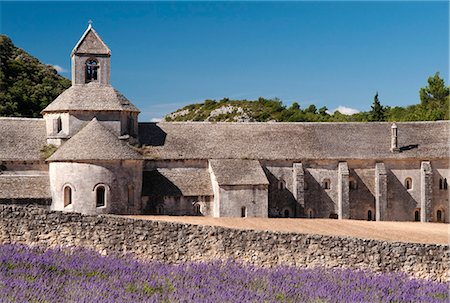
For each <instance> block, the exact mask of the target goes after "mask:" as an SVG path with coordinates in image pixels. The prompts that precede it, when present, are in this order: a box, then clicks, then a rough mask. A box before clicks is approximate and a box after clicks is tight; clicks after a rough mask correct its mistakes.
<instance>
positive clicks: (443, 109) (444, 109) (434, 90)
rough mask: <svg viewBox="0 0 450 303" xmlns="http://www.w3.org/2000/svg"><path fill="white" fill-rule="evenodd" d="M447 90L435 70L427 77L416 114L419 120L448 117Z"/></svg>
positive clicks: (449, 90) (421, 90) (448, 90)
mask: <svg viewBox="0 0 450 303" xmlns="http://www.w3.org/2000/svg"><path fill="white" fill-rule="evenodd" d="M449 92H450V89H449V87H447V86H446V85H445V82H444V79H442V78H441V77H440V76H439V72H436V73H435V74H434V76H433V77H429V78H428V85H427V86H425V87H422V88H421V89H420V91H419V93H420V106H419V107H418V111H419V112H418V116H419V118H420V120H442V119H446V120H448V119H449V113H448V112H449V98H450V97H449Z"/></svg>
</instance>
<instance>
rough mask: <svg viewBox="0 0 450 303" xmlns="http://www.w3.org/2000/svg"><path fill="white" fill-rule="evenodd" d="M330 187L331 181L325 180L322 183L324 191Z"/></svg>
mask: <svg viewBox="0 0 450 303" xmlns="http://www.w3.org/2000/svg"><path fill="white" fill-rule="evenodd" d="M330 187H331V182H330V179H323V181H322V188H323V189H330Z"/></svg>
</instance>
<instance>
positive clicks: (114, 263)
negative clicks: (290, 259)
mask: <svg viewBox="0 0 450 303" xmlns="http://www.w3.org/2000/svg"><path fill="white" fill-rule="evenodd" d="M448 289H449V284H444V283H436V282H430V281H425V280H414V279H410V278H409V277H407V276H406V275H404V274H399V273H390V274H373V273H369V272H364V271H355V270H343V269H324V268H315V269H298V268H293V267H277V268H272V269H265V268H258V267H254V266H248V265H243V264H240V263H238V262H234V261H226V262H222V261H214V262H208V263H187V264H181V265H170V264H164V263H158V262H142V261H139V260H137V259H135V258H133V257H132V256H127V257H119V256H101V255H99V254H98V253H96V252H93V251H90V250H86V249H49V250H45V249H43V248H38V247H34V248H30V247H28V246H25V245H0V302H52V303H53V302H89V303H91V302H99V303H100V302H127V303H132V302H198V303H200V302H204V303H211V302H239V303H242V302H448V301H449V295H448Z"/></svg>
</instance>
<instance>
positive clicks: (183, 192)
mask: <svg viewBox="0 0 450 303" xmlns="http://www.w3.org/2000/svg"><path fill="white" fill-rule="evenodd" d="M142 195H143V196H212V195H213V190H212V187H211V179H210V176H209V172H208V170H207V169H206V168H158V169H157V170H153V171H144V177H143V181H142Z"/></svg>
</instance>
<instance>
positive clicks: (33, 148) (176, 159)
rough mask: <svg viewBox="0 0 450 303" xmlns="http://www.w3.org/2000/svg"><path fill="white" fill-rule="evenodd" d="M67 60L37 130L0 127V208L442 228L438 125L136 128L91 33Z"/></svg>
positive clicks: (442, 129) (20, 122)
mask: <svg viewBox="0 0 450 303" xmlns="http://www.w3.org/2000/svg"><path fill="white" fill-rule="evenodd" d="M71 58H72V86H71V87H70V88H69V89H67V90H66V91H64V92H63V93H62V94H61V95H60V96H59V97H58V98H56V99H55V100H54V101H53V102H52V103H51V104H50V105H48V106H47V107H46V108H45V109H44V110H43V111H42V115H43V118H42V119H27V118H0V203H7V204H10V203H11V204H28V203H33V204H40V205H42V206H44V207H48V208H50V209H53V210H62V211H69V212H80V213H84V214H105V213H111V214H166V215H199V216H213V217H296V218H297V217H298V218H338V219H359V220H377V221H378V220H380V221H384V220H390V221H422V222H430V221H432V222H449V218H450V216H449V213H450V211H449V190H448V182H449V181H450V170H449V160H450V159H449V152H450V148H449V137H450V132H449V131H450V124H449V121H437V122H408V123H396V124H395V123H394V124H393V123H388V122H373V123H270V122H267V123H256V122H248V123H247V122H242V123H229V122H224V123H208V122H161V123H141V122H138V114H139V110H138V109H137V108H136V107H135V106H134V105H133V104H132V103H131V102H130V101H129V100H128V99H127V98H126V97H124V96H123V95H122V94H121V93H119V92H118V91H117V90H115V89H114V88H113V87H112V86H111V84H110V72H111V69H110V58H111V51H110V49H109V48H108V46H107V45H106V44H105V43H104V42H103V41H102V39H101V38H100V36H99V35H98V34H97V33H96V31H95V30H94V29H93V28H92V26H91V25H89V26H88V28H87V30H86V31H85V33H84V34H83V36H82V37H81V39H80V40H79V42H78V43H77V44H76V46H75V48H74V49H73V51H72V54H71ZM50 145H54V146H56V147H58V148H57V149H56V151H55V152H54V153H53V154H52V155H51V156H49V157H47V158H44V157H43V155H42V152H41V150H42V149H43V148H44V147H46V146H47V147H48V146H50Z"/></svg>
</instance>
